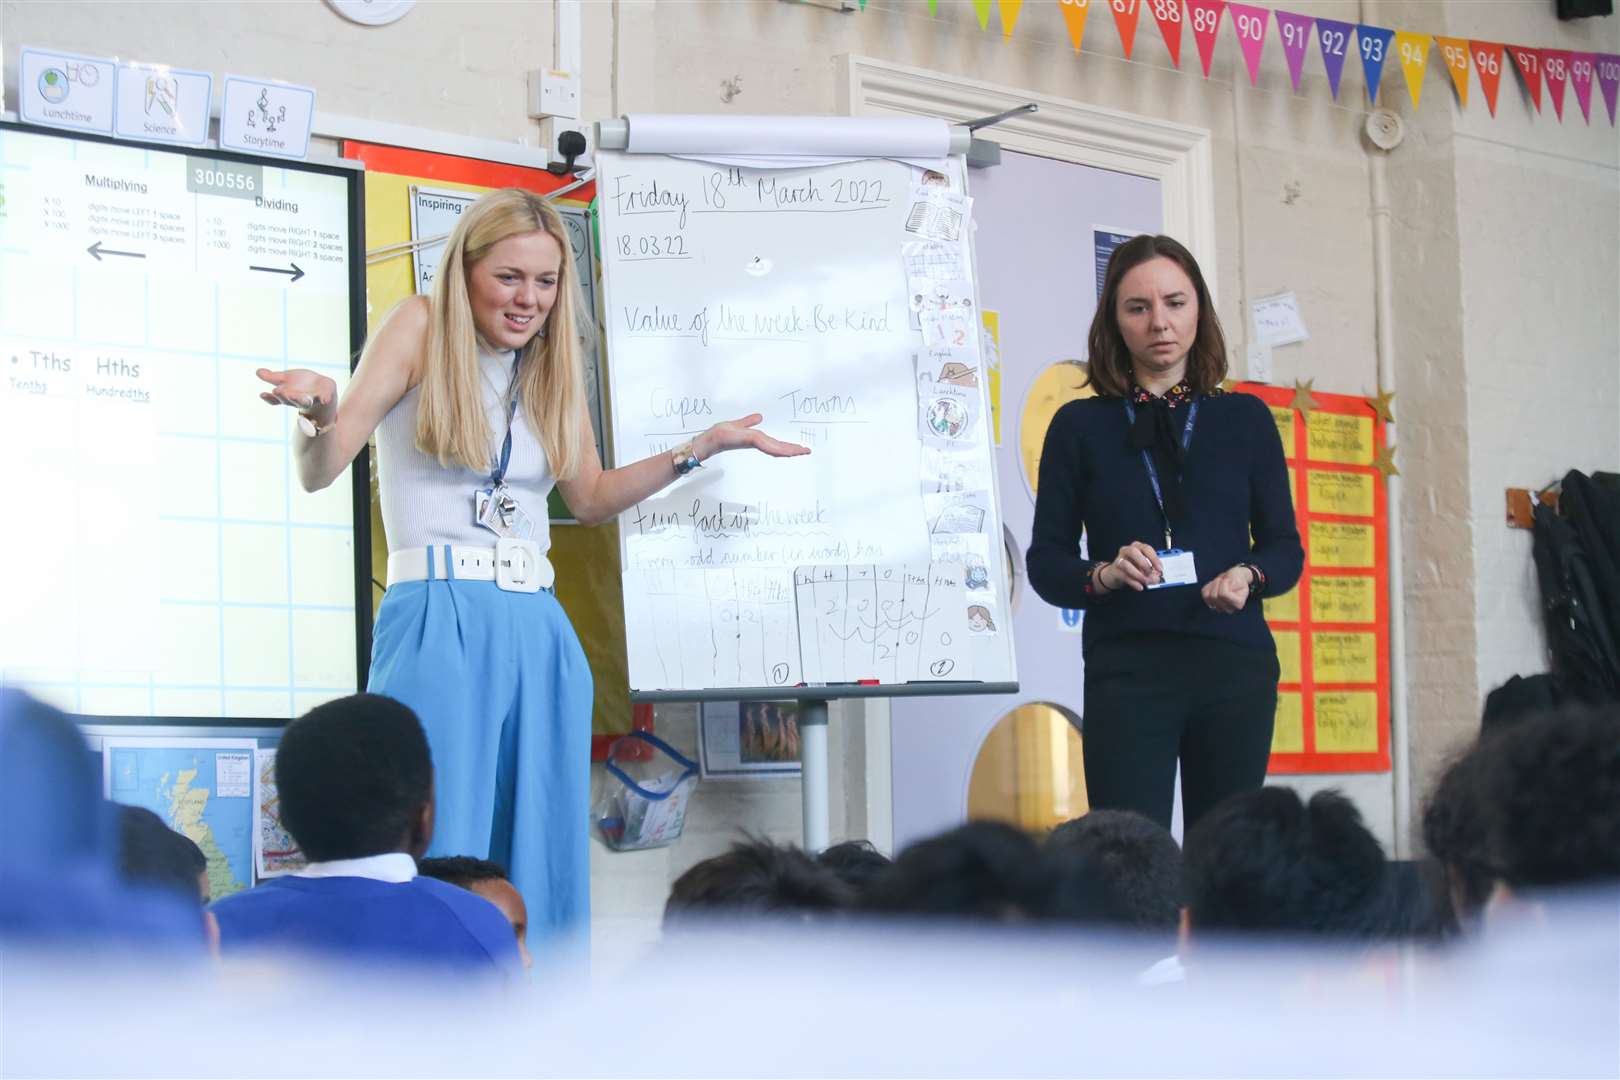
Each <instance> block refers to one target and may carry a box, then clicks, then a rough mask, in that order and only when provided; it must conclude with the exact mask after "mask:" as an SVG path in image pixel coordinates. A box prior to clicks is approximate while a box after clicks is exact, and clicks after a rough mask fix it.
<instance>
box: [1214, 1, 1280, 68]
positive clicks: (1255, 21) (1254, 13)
mask: <svg viewBox="0 0 1620 1080" xmlns="http://www.w3.org/2000/svg"><path fill="white" fill-rule="evenodd" d="M1226 9H1227V10H1228V11H1230V12H1231V13H1232V29H1233V30H1236V31H1237V39H1238V48H1240V49H1242V50H1243V66H1244V67H1246V68H1248V69H1249V85H1250V86H1254V85H1255V84H1257V83H1258V82H1259V81H1260V54H1261V52H1262V51H1264V49H1265V47H1266V24H1267V23H1268V22H1269V21H1270V19H1271V9H1270V8H1263V7H1250V6H1249V5H1248V4H1227V5H1226ZM1295 81H1296V82H1297V81H1298V80H1295Z"/></svg>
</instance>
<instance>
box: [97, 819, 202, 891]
mask: <svg viewBox="0 0 1620 1080" xmlns="http://www.w3.org/2000/svg"><path fill="white" fill-rule="evenodd" d="M118 873H119V876H120V877H122V878H123V879H124V880H125V881H128V882H130V883H131V884H135V885H155V886H158V887H161V888H165V889H170V890H172V891H174V892H175V893H178V894H179V895H181V896H184V897H186V898H188V899H192V900H197V901H200V902H202V903H205V904H206V903H207V902H208V900H209V892H210V886H209V883H208V860H207V859H206V858H204V857H203V853H202V849H201V848H199V847H198V846H197V845H196V844H195V843H193V842H192V841H191V839H190V838H189V837H186V836H183V835H181V834H180V833H178V832H175V831H174V830H173V829H171V828H169V827H168V826H167V825H166V824H164V823H163V819H162V818H160V817H158V816H157V815H156V814H154V813H153V812H152V811H150V810H148V809H146V808H145V807H142V806H120V807H118Z"/></svg>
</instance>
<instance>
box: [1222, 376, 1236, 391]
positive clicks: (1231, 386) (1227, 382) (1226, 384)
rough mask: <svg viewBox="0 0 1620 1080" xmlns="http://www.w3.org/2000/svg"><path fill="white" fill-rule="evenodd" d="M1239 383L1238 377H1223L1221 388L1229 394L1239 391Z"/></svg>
mask: <svg viewBox="0 0 1620 1080" xmlns="http://www.w3.org/2000/svg"><path fill="white" fill-rule="evenodd" d="M1237 384H1238V381H1237V380H1236V379H1222V380H1221V389H1222V390H1225V391H1226V392H1227V393H1228V394H1231V393H1236V392H1237Z"/></svg>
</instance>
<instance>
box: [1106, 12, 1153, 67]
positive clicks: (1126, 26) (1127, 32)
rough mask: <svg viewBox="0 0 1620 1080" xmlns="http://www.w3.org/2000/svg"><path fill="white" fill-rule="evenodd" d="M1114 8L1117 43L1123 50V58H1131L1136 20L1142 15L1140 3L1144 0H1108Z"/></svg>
mask: <svg viewBox="0 0 1620 1080" xmlns="http://www.w3.org/2000/svg"><path fill="white" fill-rule="evenodd" d="M1108 2H1109V6H1110V7H1112V8H1113V9H1114V27H1115V28H1116V29H1117V30H1118V31H1119V43H1120V45H1121V46H1122V47H1123V48H1124V50H1125V59H1127V60H1129V59H1130V58H1131V47H1132V46H1134V45H1135V44H1136V20H1137V19H1138V18H1140V17H1141V15H1142V7H1141V5H1142V4H1143V3H1145V2H1146V0H1108Z"/></svg>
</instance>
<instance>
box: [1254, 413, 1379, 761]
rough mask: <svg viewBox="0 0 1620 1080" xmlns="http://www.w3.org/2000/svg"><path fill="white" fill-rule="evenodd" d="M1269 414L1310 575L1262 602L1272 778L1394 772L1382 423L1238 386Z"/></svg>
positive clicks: (1375, 418)
mask: <svg viewBox="0 0 1620 1080" xmlns="http://www.w3.org/2000/svg"><path fill="white" fill-rule="evenodd" d="M1237 389H1238V390H1239V391H1241V392H1243V393H1249V394H1254V395H1255V396H1256V397H1259V398H1260V399H1261V400H1263V401H1265V402H1266V404H1267V405H1269V406H1270V407H1271V413H1272V416H1273V417H1274V418H1275V419H1276V422H1277V433H1278V435H1280V436H1281V438H1282V444H1283V453H1284V455H1285V456H1286V457H1287V459H1288V480H1289V485H1290V487H1291V489H1292V491H1293V495H1294V513H1295V516H1296V518H1297V519H1298V522H1299V537H1300V541H1301V543H1302V544H1303V545H1304V547H1305V570H1304V573H1303V574H1302V575H1301V576H1300V580H1299V584H1298V585H1297V586H1295V587H1294V589H1293V590H1292V591H1290V592H1288V593H1285V594H1284V595H1282V596H1278V597H1272V598H1269V599H1267V600H1266V601H1265V616H1266V622H1267V623H1269V624H1270V626H1271V633H1272V637H1274V638H1275V639H1276V642H1277V660H1278V665H1279V667H1280V669H1281V676H1280V678H1279V680H1278V687H1277V724H1276V728H1275V730H1274V732H1273V734H1272V741H1271V771H1272V772H1279V773H1330V772H1375V771H1383V770H1386V769H1388V768H1389V689H1390V681H1389V527H1388V526H1389V521H1388V508H1387V505H1386V503H1385V499H1384V476H1383V474H1382V473H1381V472H1380V471H1379V469H1378V468H1377V466H1376V465H1375V464H1374V461H1375V458H1376V456H1377V454H1378V452H1379V451H1380V450H1382V449H1383V448H1384V423H1383V421H1382V419H1380V418H1379V416H1378V415H1377V413H1376V412H1375V411H1374V409H1373V407H1372V406H1371V405H1370V404H1369V403H1368V402H1367V400H1366V399H1364V398H1359V397H1349V396H1344V395H1339V394H1323V393H1316V392H1314V391H1313V393H1312V397H1313V398H1314V399H1315V401H1316V402H1317V407H1316V408H1314V409H1311V410H1310V412H1309V413H1303V412H1301V411H1300V410H1298V409H1295V408H1294V407H1293V405H1292V402H1293V400H1294V391H1293V390H1292V389H1290V388H1283V387H1274V386H1260V385H1257V384H1252V383H1243V384H1239V386H1238V388H1237Z"/></svg>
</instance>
